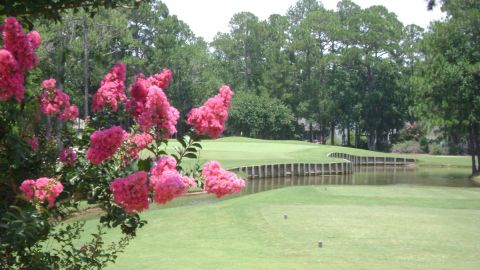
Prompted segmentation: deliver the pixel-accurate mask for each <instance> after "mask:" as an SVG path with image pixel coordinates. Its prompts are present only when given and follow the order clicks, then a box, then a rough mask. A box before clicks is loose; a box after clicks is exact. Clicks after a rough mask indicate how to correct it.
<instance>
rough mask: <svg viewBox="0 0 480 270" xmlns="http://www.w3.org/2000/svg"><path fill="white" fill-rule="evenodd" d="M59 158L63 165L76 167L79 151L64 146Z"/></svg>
mask: <svg viewBox="0 0 480 270" xmlns="http://www.w3.org/2000/svg"><path fill="white" fill-rule="evenodd" d="M58 159H60V161H61V162H62V163H63V165H65V166H72V167H74V166H75V165H76V164H77V153H75V150H73V148H71V147H69V148H64V149H63V150H62V151H60V153H59V155H58Z"/></svg>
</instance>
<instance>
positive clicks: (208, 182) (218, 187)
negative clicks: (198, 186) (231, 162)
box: [202, 161, 245, 198]
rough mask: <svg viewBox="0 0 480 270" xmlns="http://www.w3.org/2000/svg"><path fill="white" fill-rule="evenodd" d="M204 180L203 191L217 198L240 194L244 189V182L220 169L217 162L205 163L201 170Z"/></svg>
mask: <svg viewBox="0 0 480 270" xmlns="http://www.w3.org/2000/svg"><path fill="white" fill-rule="evenodd" d="M202 177H203V178H204V179H205V186H204V189H205V191H207V192H208V193H213V194H215V195H216V196H217V197H218V198H220V197H223V196H225V195H228V194H233V193H237V192H240V191H241V190H242V188H243V187H245V181H244V180H243V179H241V178H239V177H238V176H236V175H235V174H234V173H232V172H229V171H227V170H224V169H222V167H221V166H220V163H218V162H217V161H210V162H207V163H206V164H205V165H204V166H203V169H202Z"/></svg>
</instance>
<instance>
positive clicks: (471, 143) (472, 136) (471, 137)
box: [468, 124, 478, 175]
mask: <svg viewBox="0 0 480 270" xmlns="http://www.w3.org/2000/svg"><path fill="white" fill-rule="evenodd" d="M469 133H470V134H469V136H468V148H469V149H468V150H469V151H468V152H469V153H470V155H471V156H472V175H475V174H477V172H478V170H477V164H476V162H475V157H476V153H477V152H478V151H477V149H476V147H475V131H474V128H473V124H470V128H469Z"/></svg>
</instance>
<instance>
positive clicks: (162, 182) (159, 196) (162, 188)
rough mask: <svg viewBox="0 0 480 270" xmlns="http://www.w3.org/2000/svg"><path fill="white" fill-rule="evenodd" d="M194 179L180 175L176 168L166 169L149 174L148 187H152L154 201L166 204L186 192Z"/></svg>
mask: <svg viewBox="0 0 480 270" xmlns="http://www.w3.org/2000/svg"><path fill="white" fill-rule="evenodd" d="M194 183H195V181H193V180H192V179H191V178H189V177H186V176H181V175H180V173H179V172H177V171H176V170H167V171H164V172H163V173H162V174H160V175H151V176H150V187H151V188H152V189H153V200H154V201H155V202H156V203H160V204H166V203H167V202H169V201H171V200H173V199H174V198H176V197H179V196H182V195H184V194H185V193H187V192H188V189H189V188H190V187H191V186H193V185H194Z"/></svg>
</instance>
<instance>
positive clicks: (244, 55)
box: [243, 42, 248, 92]
mask: <svg viewBox="0 0 480 270" xmlns="http://www.w3.org/2000/svg"><path fill="white" fill-rule="evenodd" d="M247 57H248V55H247V43H246V42H244V43H243V60H244V61H245V66H244V69H243V87H244V88H245V91H247V92H248V65H247Z"/></svg>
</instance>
